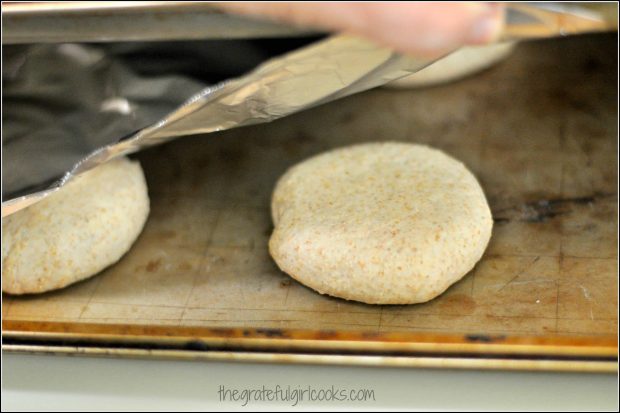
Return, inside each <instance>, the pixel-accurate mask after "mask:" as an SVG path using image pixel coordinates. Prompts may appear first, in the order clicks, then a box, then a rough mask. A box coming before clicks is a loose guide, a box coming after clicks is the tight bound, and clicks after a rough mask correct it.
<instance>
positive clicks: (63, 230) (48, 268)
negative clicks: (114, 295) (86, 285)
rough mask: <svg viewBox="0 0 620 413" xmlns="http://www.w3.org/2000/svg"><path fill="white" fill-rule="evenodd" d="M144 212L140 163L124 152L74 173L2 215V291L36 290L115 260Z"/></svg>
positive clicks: (87, 274) (136, 232)
mask: <svg viewBox="0 0 620 413" xmlns="http://www.w3.org/2000/svg"><path fill="white" fill-rule="evenodd" d="M148 213H149V198H148V193H147V187H146V182H145V180H144V174H143V172H142V168H141V167H140V164H139V163H138V162H132V161H130V160H128V159H126V158H122V159H118V160H114V161H111V162H108V163H106V164H104V165H102V166H100V167H98V168H96V169H94V170H92V171H91V172H88V173H87V174H85V175H82V176H81V177H79V178H77V179H75V180H74V181H72V182H71V183H69V184H67V186H65V187H64V188H63V189H62V190H61V191H58V192H56V193H54V194H52V195H50V196H49V197H48V198H46V199H44V200H43V201H41V202H39V203H37V204H35V205H33V206H31V207H29V208H26V209H24V210H21V211H18V212H16V213H14V214H12V215H10V216H8V217H6V218H4V219H3V220H2V238H3V242H2V291H4V292H6V293H10V294H26V293H41V292H44V291H49V290H54V289H57V288H62V287H65V286H67V285H69V284H72V283H74V282H76V281H80V280H82V279H84V278H87V277H90V276H92V275H94V274H96V273H98V272H99V271H101V270H103V269H104V268H105V267H107V266H109V265H111V264H113V263H115V262H116V261H118V260H119V259H120V258H121V257H122V256H123V255H124V254H125V253H126V252H127V251H128V250H129V248H130V247H131V245H132V244H133V242H134V241H135V240H136V238H137V237H138V235H139V234H140V232H141V231H142V227H143V226H144V223H145V222H146V218H147V216H148Z"/></svg>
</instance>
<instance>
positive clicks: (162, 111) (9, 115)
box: [2, 35, 431, 216]
mask: <svg viewBox="0 0 620 413" xmlns="http://www.w3.org/2000/svg"><path fill="white" fill-rule="evenodd" d="M20 47H21V46H20ZM5 58H6V59H5V60H6V61H8V64H7V63H5V65H4V69H3V83H4V91H3V107H4V113H3V127H4V133H3V165H4V166H3V198H4V199H3V204H2V215H3V216H5V215H8V214H10V213H13V212H15V211H17V210H19V209H22V208H24V207H26V206H28V205H31V204H33V203H35V202H37V201H39V200H41V199H43V198H44V197H45V196H48V195H49V194H51V193H53V192H54V191H56V190H58V189H60V188H61V187H62V186H63V185H65V184H66V183H67V182H69V181H71V180H72V179H75V178H76V177H79V176H80V175H81V174H83V173H84V172H86V171H88V170H90V169H92V168H94V167H96V166H97V165H100V164H102V163H104V162H107V161H109V160H111V159H113V158H115V157H117V156H122V155H126V154H130V153H133V152H136V151H139V150H140V149H143V148H146V147H149V146H152V145H157V144H160V143H163V142H166V141H169V140H171V139H174V138H177V137H180V136H187V135H193V134H203V133H208V132H214V131H221V130H225V129H230V128H235V127H239V126H246V125H252V124H256V123H263V122H269V121H272V120H275V119H278V118H281V117H283V116H287V115H289V114H292V113H295V112H298V111H300V110H304V109H307V108H310V107H313V106H316V105H319V104H322V103H325V102H328V101H331V100H335V99H338V98H340V97H344V96H347V95H350V94H353V93H357V92H361V91H363V90H367V89H370V88H373V87H376V86H379V85H382V84H384V83H387V82H389V81H391V80H394V79H397V78H400V77H403V76H406V75H409V74H411V73H414V72H416V71H417V70H419V69H421V68H423V67H425V66H426V65H428V64H430V63H431V62H430V61H428V60H422V59H417V58H413V57H406V56H402V55H399V54H397V53H395V52H394V51H392V50H390V49H387V48H383V47H379V46H377V45H375V44H373V43H371V42H368V41H366V40H362V39H360V38H355V37H349V36H344V35H340V36H333V37H330V38H327V39H325V40H321V41H318V42H316V43H313V44H311V45H310V46H307V47H303V48H301V49H299V50H295V51H293V52H291V53H287V54H284V55H283V56H279V57H276V58H273V59H270V60H268V61H266V62H265V63H262V64H260V65H259V66H258V67H257V68H256V69H254V70H252V71H251V72H249V73H248V74H246V75H245V76H241V77H238V78H234V79H232V80H227V81H224V82H221V83H218V84H215V85H212V86H208V85H206V84H204V83H202V82H200V81H197V80H196V79H193V78H189V77H185V76H182V75H178V74H173V75H168V76H158V77H141V76H138V75H137V74H136V73H134V72H133V71H132V70H131V69H130V68H129V67H127V66H125V65H123V64H121V63H120V62H118V61H116V60H115V59H114V57H113V56H111V55H110V54H106V51H105V48H101V47H97V46H92V45H91V46H89V45H78V44H62V45H52V46H49V45H37V46H31V47H23V48H21V49H16V50H11V51H10V55H7V56H5ZM121 138H122V139H121ZM85 155H86V156H85ZM58 176H62V178H61V179H57V180H55V181H53V180H54V178H55V177H58ZM50 180H52V181H53V182H50ZM15 194H17V196H15Z"/></svg>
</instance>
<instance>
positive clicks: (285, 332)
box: [2, 320, 618, 359]
mask: <svg viewBox="0 0 620 413" xmlns="http://www.w3.org/2000/svg"><path fill="white" fill-rule="evenodd" d="M89 329H90V330H89ZM2 330H3V332H2V338H3V349H4V340H6V339H7V338H8V339H13V340H22V341H24V342H29V343H31V342H37V341H45V340H47V341H53V340H57V341H74V342H75V341H78V340H82V341H86V342H89V343H94V344H98V343H99V344H104V345H105V344H106V343H108V344H110V343H141V344H144V345H145V346H146V345H176V346H180V345H187V344H188V343H196V344H200V345H204V346H213V347H219V348H223V349H236V350H245V349H253V350H257V349H258V350H275V351H286V350H290V349H295V350H310V351H349V352H367V353H369V354H373V353H380V352H404V353H412V352H416V353H426V354H442V353H443V354H473V355H495V354H504V355H506V354H510V355H516V356H522V355H537V356H559V357H567V356H573V357H575V356H577V357H614V358H616V359H617V357H618V341H617V337H614V336H600V337H579V336H558V337H549V336H546V337H545V336H517V335H515V336H505V335H495V336H493V335H486V334H437V333H423V332H406V333H404V332H395V333H387V332H386V333H374V332H356V331H345V332H339V331H335V330H332V331H328V330H295V329H255V328H251V329H247V328H217V327H214V328H207V327H190V326H149V325H122V324H91V323H67V322H36V321H12V320H11V321H4V320H3V322H2ZM147 330H150V332H149V331H147ZM171 333H175V334H171Z"/></svg>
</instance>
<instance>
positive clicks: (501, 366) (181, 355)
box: [2, 344, 618, 373]
mask: <svg viewBox="0 0 620 413" xmlns="http://www.w3.org/2000/svg"><path fill="white" fill-rule="evenodd" d="M2 350H3V352H8V353H15V354H24V353H25V354H39V355H41V354H52V355H66V356H90V357H122V358H133V359H161V360H180V361H188V360H198V361H216V362H218V361H219V362H222V361H224V362H245V363H261V364H265V363H279V364H305V365H336V366H364V367H397V368H429V369H458V370H463V369H477V370H509V371H553V372H580V373H617V372H618V362H617V361H614V360H598V361H597V360H544V359H542V360H541V359H538V360H537V359H511V358H471V357H469V358H468V357H457V358H448V357H424V356H422V357H420V356H409V357H407V356H382V355H356V354H353V355H352V354H348V355H342V354H287V353H256V352H230V351H211V352H200V351H189V350H147V349H127V348H103V347H86V348H84V347H71V346H40V345H12V344H9V345H3V347H2Z"/></svg>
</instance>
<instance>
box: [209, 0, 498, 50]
mask: <svg viewBox="0 0 620 413" xmlns="http://www.w3.org/2000/svg"><path fill="white" fill-rule="evenodd" d="M216 6H217V7H221V8H224V9H226V10H228V11H231V12H234V13H241V14H247V15H252V16H259V17H260V16H264V17H266V18H271V19H274V20H277V21H281V22H285V23H291V24H295V25H298V26H304V27H312V28H319V29H326V30H330V31H340V32H347V33H353V34H358V35H362V36H366V37H368V38H370V39H373V40H374V41H377V42H379V43H381V44H384V45H387V46H390V47H393V48H395V49H397V50H399V51H401V52H405V53H411V54H415V55H419V56H424V57H434V56H439V55H441V54H443V53H446V52H449V51H451V50H454V49H456V48H458V47H460V46H462V45H465V44H483V43H486V42H489V41H492V40H494V39H495V38H496V37H497V36H498V35H499V33H500V31H501V28H502V25H503V9H502V8H501V7H500V6H499V5H497V4H493V3H475V2H461V3H445V2H441V3H440V2H430V3H428V2H427V3H337V2H335V3H331V2H330V3H218V4H216Z"/></svg>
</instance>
